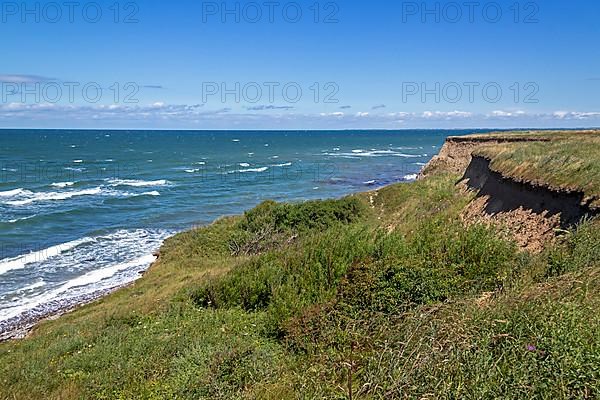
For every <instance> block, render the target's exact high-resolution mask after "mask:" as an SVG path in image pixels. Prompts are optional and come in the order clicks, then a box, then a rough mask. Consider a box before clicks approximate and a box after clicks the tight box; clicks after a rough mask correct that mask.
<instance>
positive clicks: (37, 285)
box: [18, 280, 46, 293]
mask: <svg viewBox="0 0 600 400" xmlns="http://www.w3.org/2000/svg"><path fill="white" fill-rule="evenodd" d="M44 286H46V282H44V281H43V280H41V281H39V282H36V283H33V284H31V285H27V286H25V287H24V288H21V289H19V290H18V292H19V293H23V292H31V291H32V290H35V289H38V288H41V287H44Z"/></svg>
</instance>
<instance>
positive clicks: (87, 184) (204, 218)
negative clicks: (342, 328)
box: [0, 130, 481, 335]
mask: <svg viewBox="0 0 600 400" xmlns="http://www.w3.org/2000/svg"><path fill="white" fill-rule="evenodd" d="M473 132H475V131H474V130H464V131H463V130H451V131H444V130H402V131H123V130H121V131H110V130H0V335H1V334H3V333H4V334H6V333H7V332H9V331H11V330H14V329H16V328H17V327H19V326H22V325H23V324H28V323H29V324H31V323H32V322H33V321H36V320H38V319H40V318H43V317H45V316H48V315H51V314H53V313H56V312H58V311H61V310H64V309H65V308H68V307H71V306H73V305H76V304H79V303H82V302H86V301H89V300H92V299H94V298H97V297H98V296H100V295H103V294H105V293H107V292H110V291H111V290H114V289H115V288H118V287H122V286H123V285H127V284H129V283H131V282H133V281H134V280H136V279H138V278H139V277H140V276H141V274H142V273H143V272H144V271H145V270H146V269H147V268H148V267H149V265H150V264H151V263H152V262H153V261H154V260H155V257H154V256H153V254H154V253H155V252H156V251H157V250H158V249H159V248H160V246H161V243H162V242H163V241H164V240H165V239H166V238H168V237H169V236H172V235H174V234H176V233H177V232H180V231H183V230H186V229H190V228H192V227H197V226H202V225H206V224H209V223H211V222H212V221H213V220H215V219H217V218H219V217H221V216H226V215H233V214H240V213H242V212H243V211H244V210H247V209H249V208H251V207H253V206H255V205H257V204H259V203H260V202H262V201H265V200H267V199H273V200H276V201H302V200H309V199H322V198H338V197H341V196H344V195H347V194H350V193H353V192H359V191H365V190H370V189H374V188H377V187H381V186H384V185H387V184H391V183H395V182H408V181H412V180H414V179H415V178H416V176H417V174H418V172H419V171H420V169H421V168H422V167H423V166H424V165H425V163H427V161H429V160H430V159H431V157H432V156H433V155H435V154H437V152H438V151H439V150H440V147H441V146H442V144H443V142H444V139H445V138H446V137H447V136H449V135H461V134H468V133H473ZM477 132H481V131H477Z"/></svg>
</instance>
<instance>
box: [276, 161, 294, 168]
mask: <svg viewBox="0 0 600 400" xmlns="http://www.w3.org/2000/svg"><path fill="white" fill-rule="evenodd" d="M291 166H292V163H291V162H288V163H283V164H275V165H273V167H291Z"/></svg>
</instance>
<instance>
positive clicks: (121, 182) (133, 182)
mask: <svg viewBox="0 0 600 400" xmlns="http://www.w3.org/2000/svg"><path fill="white" fill-rule="evenodd" d="M108 183H110V185H111V186H133V187H146V186H166V185H168V184H169V181H167V180H165V179H160V180H157V181H144V180H137V179H108Z"/></svg>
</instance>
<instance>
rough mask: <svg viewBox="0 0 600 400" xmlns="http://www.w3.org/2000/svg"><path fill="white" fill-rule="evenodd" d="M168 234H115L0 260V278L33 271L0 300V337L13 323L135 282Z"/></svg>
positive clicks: (125, 231)
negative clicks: (5, 328)
mask: <svg viewBox="0 0 600 400" xmlns="http://www.w3.org/2000/svg"><path fill="white" fill-rule="evenodd" d="M171 235H172V232H170V231H166V230H148V229H134V230H118V231H114V232H111V233H107V234H104V235H98V236H88V237H84V238H81V239H78V240H74V241H72V242H68V243H64V244H60V245H57V246H53V247H50V248H48V249H45V250H42V251H39V252H35V253H31V254H25V255H21V256H18V257H15V258H11V259H7V260H2V261H0V273H7V272H8V271H10V270H15V269H25V268H26V269H27V271H26V272H24V273H23V274H24V275H30V271H31V272H35V274H34V275H35V277H34V278H33V279H32V280H30V281H28V282H21V283H20V286H22V287H16V288H13V291H12V292H10V293H9V294H11V296H6V295H5V296H3V297H2V298H0V333H1V332H2V329H3V327H6V326H10V325H11V322H10V321H13V322H15V321H16V320H14V319H15V318H16V319H17V320H18V319H20V318H22V317H23V316H25V317H32V316H38V317H39V316H45V315H48V313H50V312H54V311H59V310H61V309H63V308H64V307H65V305H68V304H75V303H77V302H78V301H79V300H77V299H85V298H88V299H89V298H90V296H91V297H94V296H97V295H99V294H101V293H102V291H106V290H109V289H112V288H115V287H118V286H121V285H123V284H127V283H129V282H132V281H134V280H136V279H138V278H139V277H140V276H141V275H140V272H142V271H144V270H145V269H146V268H147V267H148V266H149V265H150V264H151V263H152V262H153V261H154V260H155V257H154V256H152V255H151V254H153V253H154V251H156V250H157V249H158V248H159V247H160V244H161V243H162V242H163V241H164V240H165V239H167V238H168V237H169V236H171ZM40 281H43V282H45V283H44V285H43V286H44V287H43V288H42V283H41V282H40ZM36 289H37V290H36Z"/></svg>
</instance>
